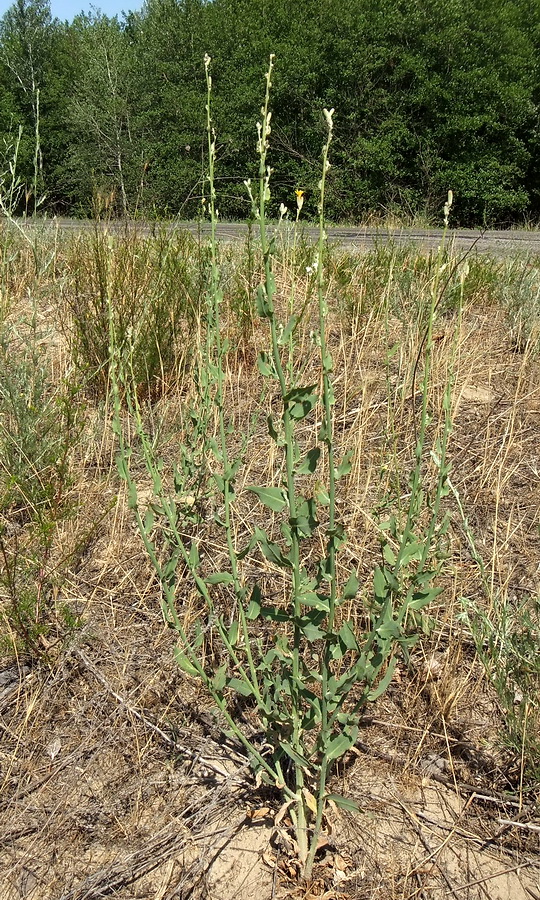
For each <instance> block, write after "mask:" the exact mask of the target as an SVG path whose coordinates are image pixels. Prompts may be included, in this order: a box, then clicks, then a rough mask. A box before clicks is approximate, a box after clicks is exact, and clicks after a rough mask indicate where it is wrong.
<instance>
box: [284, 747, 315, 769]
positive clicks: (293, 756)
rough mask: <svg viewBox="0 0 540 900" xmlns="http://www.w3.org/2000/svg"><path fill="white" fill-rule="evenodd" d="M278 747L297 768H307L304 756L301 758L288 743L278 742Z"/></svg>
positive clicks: (307, 763)
mask: <svg viewBox="0 0 540 900" xmlns="http://www.w3.org/2000/svg"><path fill="white" fill-rule="evenodd" d="M279 746H280V747H281V749H282V750H285V753H286V754H287V756H290V758H291V759H292V761H293V762H295V763H296V765H297V766H300V767H301V768H302V769H308V768H309V762H308V760H307V759H306V758H305V756H302V754H301V753H298V752H297V751H296V750H295V749H294V748H293V747H291V745H290V744H289V742H288V741H280V743H279Z"/></svg>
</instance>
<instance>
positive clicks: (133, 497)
mask: <svg viewBox="0 0 540 900" xmlns="http://www.w3.org/2000/svg"><path fill="white" fill-rule="evenodd" d="M128 509H137V485H136V484H135V482H134V481H132V482H131V484H129V485H128Z"/></svg>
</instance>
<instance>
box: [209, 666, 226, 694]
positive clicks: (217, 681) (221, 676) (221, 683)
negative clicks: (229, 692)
mask: <svg viewBox="0 0 540 900" xmlns="http://www.w3.org/2000/svg"><path fill="white" fill-rule="evenodd" d="M226 680H227V665H226V664H223V665H222V666H220V667H219V669H218V670H217V672H216V674H215V675H214V677H213V678H212V687H213V689H214V690H215V691H217V692H218V693H219V692H220V691H222V690H223V688H224V687H225V682H226Z"/></svg>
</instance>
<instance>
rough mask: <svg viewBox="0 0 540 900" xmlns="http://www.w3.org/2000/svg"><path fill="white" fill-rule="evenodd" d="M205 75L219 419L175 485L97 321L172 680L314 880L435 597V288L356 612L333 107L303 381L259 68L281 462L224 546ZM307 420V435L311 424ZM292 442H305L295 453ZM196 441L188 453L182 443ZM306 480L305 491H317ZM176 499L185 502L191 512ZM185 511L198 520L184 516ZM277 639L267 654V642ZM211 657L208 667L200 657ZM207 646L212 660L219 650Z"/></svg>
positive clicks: (229, 477) (265, 289)
mask: <svg viewBox="0 0 540 900" xmlns="http://www.w3.org/2000/svg"><path fill="white" fill-rule="evenodd" d="M205 67H206V77H207V107H206V108H207V134H208V162H209V174H208V181H209V207H210V213H211V240H210V255H211V264H210V268H209V284H208V291H207V296H206V308H205V321H204V326H205V328H204V331H205V339H204V340H203V341H201V343H200V363H199V365H198V366H197V367H196V371H197V384H198V404H199V405H198V409H197V408H196V409H194V410H193V411H192V414H191V420H192V421H193V423H194V424H195V423H196V422H198V421H203V422H204V423H208V424H210V422H211V420H212V418H214V421H215V423H216V428H215V434H213V433H211V432H209V430H208V428H207V427H206V424H205V428H204V429H203V432H202V433H201V432H200V431H199V432H197V431H196V430H194V429H192V430H191V432H190V438H189V446H195V447H196V445H197V442H199V447H200V449H199V451H198V454H195V453H193V452H189V453H186V454H184V455H183V456H182V459H183V465H181V466H175V467H174V469H173V473H172V475H173V477H172V485H171V479H170V478H169V476H168V475H167V473H166V470H165V465H164V463H163V461H162V460H159V459H158V458H156V457H155V454H154V452H153V448H152V446H151V442H150V440H149V438H148V435H147V434H146V433H145V429H144V424H143V418H142V414H141V407H140V404H139V403H138V400H137V392H136V390H133V389H131V390H130V381H131V382H132V380H133V370H132V368H131V366H130V355H129V353H128V354H126V353H125V352H123V350H122V344H121V342H119V341H118V340H117V336H116V331H115V321H114V311H113V309H110V318H109V322H110V341H111V359H112V374H113V384H114V395H115V410H116V415H115V425H114V428H115V432H116V434H117V437H118V440H119V446H120V452H119V455H118V466H119V472H120V475H121V477H122V478H123V479H124V480H125V482H126V484H127V488H128V500H129V505H130V507H131V508H132V509H133V511H134V514H135V518H136V521H137V525H138V529H139V531H140V534H141V536H142V539H143V541H144V544H145V547H146V550H147V552H148V554H149V557H150V559H151V561H152V564H153V566H154V568H155V570H156V572H157V574H158V576H159V579H160V583H161V588H162V598H163V612H164V616H165V618H166V620H167V621H168V622H169V623H170V624H171V625H172V627H173V628H174V629H175V630H176V632H177V635H178V642H179V645H178V649H177V654H176V658H177V661H178V664H179V665H180V666H181V668H182V669H183V670H184V671H185V672H186V673H188V674H189V675H190V676H193V677H195V678H198V679H200V680H201V681H202V683H203V684H204V685H205V687H206V689H207V690H208V692H209V694H210V695H211V697H212V699H213V702H214V703H215V705H216V706H217V708H218V709H219V710H220V713H221V715H222V717H223V720H224V721H225V723H226V726H227V727H228V729H229V730H230V731H231V732H232V734H233V735H234V736H235V737H236V738H237V739H238V740H239V741H240V742H241V743H242V744H243V746H244V747H245V748H246V750H247V752H248V755H249V757H250V760H251V762H252V764H253V767H254V769H255V771H256V773H257V779H258V781H259V782H261V781H262V782H266V783H268V784H269V785H271V786H273V787H274V788H277V789H278V790H279V791H280V792H281V793H282V795H283V802H284V806H283V809H289V813H290V816H291V819H292V822H293V826H294V831H295V837H296V842H297V848H298V856H299V860H300V863H301V866H302V871H303V873H304V875H305V876H306V878H309V877H310V875H311V872H312V868H313V864H314V860H315V855H316V852H317V847H318V840H319V837H320V833H321V828H322V823H323V816H324V811H325V809H326V806H327V804H328V802H330V801H332V802H334V803H336V804H337V805H340V806H342V807H344V808H346V809H349V810H354V809H356V808H357V807H356V804H355V803H354V802H353V801H351V800H349V799H347V798H344V797H341V796H337V795H334V794H332V793H331V792H330V791H329V788H328V779H329V776H330V772H331V770H332V767H333V765H334V764H335V762H336V760H338V759H340V758H341V757H343V756H344V754H346V753H347V751H348V750H350V749H351V747H353V746H354V744H355V741H356V739H357V736H358V729H359V720H360V715H361V712H362V710H363V708H364V707H365V705H366V704H367V703H368V702H370V701H373V700H375V699H376V698H377V697H378V696H380V694H381V693H383V692H384V690H385V689H386V688H387V686H388V684H389V683H390V680H391V678H392V674H393V672H394V669H395V665H396V662H397V656H398V654H399V652H400V651H403V652H404V653H405V654H407V652H408V649H409V648H410V647H411V645H413V644H414V643H415V642H416V641H417V640H418V637H419V628H418V623H417V622H416V620H415V617H416V616H417V615H419V614H420V613H421V611H422V609H424V608H425V607H426V606H427V605H428V604H429V603H430V601H431V600H432V599H433V598H434V597H435V596H436V595H437V593H438V591H439V589H438V588H435V587H433V580H434V578H435V576H436V574H437V572H438V568H439V566H438V564H435V565H433V558H434V548H436V546H437V545H438V544H439V543H440V541H441V538H442V535H443V531H442V530H441V529H440V528H439V527H438V522H439V518H440V504H441V499H442V497H443V496H444V494H445V490H446V478H447V473H448V464H447V462H446V448H447V440H448V435H449V431H450V424H449V421H450V420H449V402H448V401H449V394H450V387H449V388H448V392H447V394H446V401H445V410H446V424H445V426H444V428H443V435H442V438H441V442H440V446H439V461H438V464H437V471H438V476H437V483H436V487H435V490H434V492H433V496H432V497H431V498H430V503H429V507H428V508H429V515H428V517H427V523H428V524H427V526H426V527H425V529H424V530H423V531H421V525H420V521H421V518H422V516H423V513H424V511H425V510H424V507H425V494H424V492H423V490H422V466H423V456H424V450H425V444H426V434H427V426H428V420H429V415H428V396H429V386H430V373H431V369H430V360H431V353H432V347H433V341H432V327H433V318H434V311H435V305H436V301H437V296H438V293H437V282H436V283H435V287H434V290H433V293H432V297H431V302H430V306H429V309H428V311H427V325H426V327H427V334H426V339H425V353H424V355H423V358H424V375H423V390H424V400H423V404H422V410H421V417H420V423H419V431H418V440H417V445H416V450H415V468H414V471H413V475H412V477H411V489H410V501H409V505H408V510H407V511H406V515H405V521H404V525H398V520H397V519H396V518H394V519H393V520H390V521H389V523H388V524H387V526H386V532H385V533H386V535H387V540H386V541H385V543H384V551H383V553H384V562H383V564H382V565H381V566H379V567H377V569H376V571H375V574H374V586H373V596H372V599H371V601H370V602H367V598H366V593H367V592H366V591H365V589H363V588H362V587H361V585H360V583H359V579H358V575H357V571H356V569H355V568H352V569H350V570H349V572H348V574H347V576H346V577H344V578H343V577H341V575H340V574H339V570H338V565H337V559H338V556H339V553H340V551H341V550H342V548H343V546H344V544H345V531H344V527H343V524H342V523H341V522H340V520H339V517H338V514H337V509H338V507H337V493H338V482H339V481H340V479H342V478H344V477H345V476H346V475H347V474H348V473H349V471H350V468H351V453H347V454H346V455H345V456H344V458H343V459H341V461H338V459H337V450H336V442H335V436H334V402H335V399H334V387H333V380H332V375H333V360H332V355H331V352H330V347H329V344H328V338H327V320H328V307H327V301H326V291H325V276H324V272H325V266H324V259H325V251H326V236H325V225H324V206H325V187H326V179H327V173H328V170H329V169H330V163H329V160H328V155H329V148H330V144H331V140H332V133H333V110H330V111H328V110H325V111H324V116H325V123H326V129H327V140H326V142H325V144H324V148H323V154H322V177H321V180H320V186H319V190H320V201H319V238H318V244H317V247H316V249H315V251H314V261H313V255H312V257H311V259H312V269H313V273H314V278H315V283H316V297H317V303H316V310H315V311H314V315H313V317H312V319H313V320H314V323H315V324H314V328H313V331H312V341H313V346H314V348H315V352H316V356H317V358H318V371H317V375H316V377H315V378H314V377H313V376H312V378H311V380H310V381H309V382H306V380H305V374H304V370H305V365H304V363H303V361H302V360H301V359H296V360H295V359H294V348H295V344H294V341H292V340H291V339H292V337H293V336H294V334H295V331H296V329H297V328H298V325H299V321H300V319H301V316H302V314H303V310H302V309H300V310H298V309H296V308H295V306H296V304H294V301H293V303H292V309H291V305H290V303H287V304H286V306H287V313H286V314H287V316H288V318H287V319H286V320H285V321H281V320H280V317H279V312H278V300H279V297H278V292H277V285H276V279H275V275H274V268H273V267H274V253H275V249H274V245H275V239H274V238H273V237H271V236H270V234H269V230H268V226H267V214H266V210H267V205H268V203H269V201H270V197H271V174H272V170H271V168H270V166H269V165H268V162H267V154H268V149H269V137H270V134H271V124H270V123H271V112H270V109H269V98H270V88H271V79H272V71H273V56H272V57H271V59H270V66H269V69H268V72H267V74H266V94H265V102H264V106H263V108H262V117H261V121H260V122H259V123H258V126H257V127H258V143H257V146H258V154H259V178H258V189H255V188H254V187H253V186H252V184H251V182H250V181H248V182H246V186H247V189H248V192H249V196H250V199H251V202H252V207H253V215H254V217H255V219H256V220H257V223H258V226H259V234H260V242H261V251H262V257H263V264H264V272H263V280H262V283H261V284H260V285H259V287H258V290H257V298H256V304H257V311H258V315H259V317H260V319H261V320H262V322H263V323H264V324H265V325H266V328H267V333H268V337H269V349H268V350H267V351H265V352H262V353H260V355H259V357H258V367H259V371H260V374H261V375H262V376H263V378H264V379H265V381H266V383H267V384H268V386H269V391H268V392H269V393H271V394H274V395H275V394H276V393H277V397H278V400H279V404H280V414H279V417H277V416H276V415H275V414H274V413H271V414H269V415H268V420H267V422H268V436H269V441H270V442H272V443H273V444H274V445H275V448H276V450H277V454H278V456H279V457H280V458H281V461H282V463H281V465H282V467H281V473H282V474H281V476H280V477H279V482H278V483H277V484H274V483H271V484H268V483H264V484H258V485H255V484H254V485H250V486H248V487H247V488H246V490H247V491H248V492H250V493H251V494H252V495H254V496H255V497H256V498H257V500H258V501H259V502H260V504H262V506H263V507H264V508H265V514H266V515H268V514H271V513H274V514H276V515H277V516H279V517H280V532H281V539H280V540H279V541H276V540H274V539H273V538H272V535H271V534H270V533H269V531H268V530H267V529H263V528H261V527H255V528H253V529H252V532H251V535H250V538H249V539H248V541H247V544H246V546H244V547H243V548H241V549H240V548H239V547H238V546H237V540H236V534H237V529H236V527H235V522H234V517H235V505H236V502H237V497H236V492H235V484H236V481H237V478H238V475H239V472H240V470H241V468H242V466H243V462H244V459H243V454H242V452H236V455H234V454H231V450H230V435H231V426H230V424H229V422H228V417H227V398H226V372H225V363H226V354H227V350H228V345H227V342H226V341H225V340H224V339H223V335H222V326H223V323H222V305H223V294H222V287H221V283H220V272H219V268H218V256H217V250H216V229H215V226H216V220H217V212H216V193H215V176H214V163H215V155H216V149H215V147H216V142H215V133H214V130H213V124H212V118H211V109H210V103H211V85H212V81H211V75H210V59H209V58H208V57H206V60H205ZM123 392H125V395H126V398H127V404H128V409H129V411H130V413H131V414H132V416H133V418H134V421H135V428H136V433H137V436H138V439H139V441H140V445H141V448H142V455H143V458H144V463H145V466H146V470H147V472H148V474H149V475H150V477H151V481H152V490H153V500H152V501H151V502H150V504H146V505H145V504H141V503H140V502H139V495H138V492H137V484H136V481H135V478H134V476H133V474H132V471H131V467H130V457H131V455H132V449H131V448H130V447H129V446H128V444H127V441H126V438H125V436H124V432H123V429H122V424H121V422H122V417H121V405H120V398H121V395H122V393H123ZM316 417H318V418H319V419H320V424H319V425H318V426H315V421H316ZM305 434H308V435H310V436H311V435H314V436H315V437H314V441H312V440H311V437H310V439H309V442H308V443H306V438H305ZM193 436H194V437H195V440H193ZM195 474H198V475H199V476H200V478H201V483H204V481H205V480H206V483H207V488H206V491H207V495H210V494H211V495H212V500H213V506H214V510H215V515H214V521H215V524H216V525H217V526H218V529H219V530H220V531H221V533H222V536H223V542H224V544H225V547H226V557H227V561H228V565H227V568H226V569H223V570H215V568H214V567H213V566H212V559H211V556H210V554H209V553H208V551H207V550H206V549H205V544H204V539H203V537H202V533H201V525H202V523H201V522H200V521H197V515H196V504H195V502H194V497H193V496H191V494H190V493H189V491H188V490H187V487H189V484H190V483H191V482H192V480H193V476H194V475H195ZM315 477H316V478H317V482H316V484H315V486H314V481H315ZM187 500H189V501H190V502H189V504H188V503H187ZM194 510H195V513H194ZM257 548H258V550H259V551H260V553H261V554H262V556H263V557H264V558H265V559H266V560H267V562H268V563H269V564H270V565H271V566H272V567H273V569H274V571H275V572H276V573H278V575H276V577H278V576H279V579H280V581H281V582H282V584H283V590H284V594H285V599H284V602H283V603H282V604H279V603H272V602H271V601H269V600H268V599H267V598H266V596H265V589H264V585H263V584H261V583H258V582H257V581H255V582H254V581H253V579H252V578H247V577H246V575H245V571H244V569H243V563H244V560H245V559H246V557H247V556H248V555H249V554H251V553H253V552H255V550H256V549H257ZM182 569H183V570H184V571H186V572H188V573H189V575H190V576H191V579H192V581H193V583H194V585H195V587H196V588H197V591H198V593H199V596H200V598H201V600H202V609H201V610H200V612H199V614H198V615H197V616H196V617H195V619H193V617H190V619H191V624H186V621H185V619H184V617H183V615H182V613H181V609H180V608H179V602H178V589H179V582H180V577H179V572H180V570H182ZM357 603H363V604H364V606H363V609H362V608H361V612H360V620H361V621H362V622H363V623H364V631H363V632H362V633H356V632H355V630H354V628H353V626H352V621H351V617H350V616H349V615H348V611H350V610H351V608H352V607H353V606H354V605H355V604H357ZM269 628H270V630H271V633H272V635H273V637H272V639H271V640H270V641H269V640H268V637H267V635H268V629H269ZM209 646H211V647H212V653H211V654H207V653H206V650H205V648H207V647H209ZM217 648H219V649H217ZM239 699H240V700H241V701H242V702H243V703H244V704H249V706H250V707H251V708H252V709H253V710H254V712H255V714H256V716H257V718H258V722H259V725H260V729H261V730H262V731H263V734H264V737H265V741H264V745H263V746H262V748H261V745H260V743H258V742H256V741H255V740H253V739H252V737H251V732H250V730H249V729H247V728H246V727H244V724H243V723H242V720H241V719H238V718H237V716H236V714H235V709H236V707H237V704H238V701H239Z"/></svg>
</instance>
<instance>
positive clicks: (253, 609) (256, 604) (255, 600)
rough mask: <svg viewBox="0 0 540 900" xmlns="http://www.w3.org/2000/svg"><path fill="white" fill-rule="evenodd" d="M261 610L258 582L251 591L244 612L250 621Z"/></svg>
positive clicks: (256, 616)
mask: <svg viewBox="0 0 540 900" xmlns="http://www.w3.org/2000/svg"><path fill="white" fill-rule="evenodd" d="M260 612H261V589H260V587H259V585H258V584H256V585H255V586H254V588H253V590H252V592H251V597H250V600H249V606H248V608H247V612H246V619H249V620H250V622H252V621H253V620H254V619H257V618H258V617H259V614H260Z"/></svg>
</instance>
